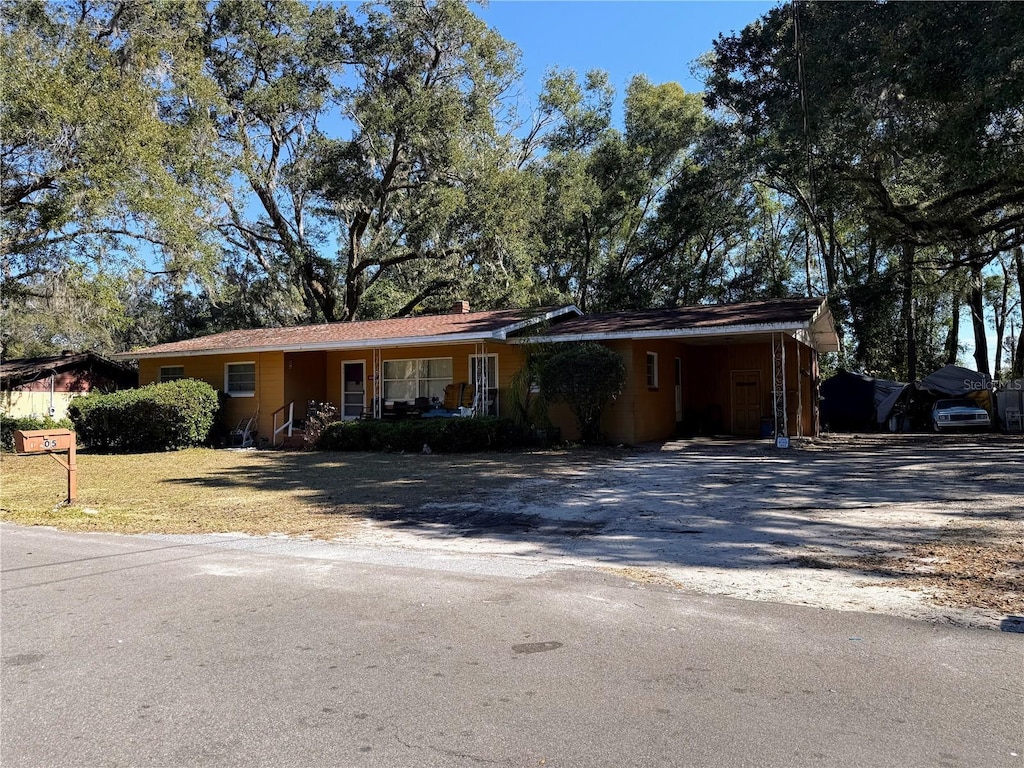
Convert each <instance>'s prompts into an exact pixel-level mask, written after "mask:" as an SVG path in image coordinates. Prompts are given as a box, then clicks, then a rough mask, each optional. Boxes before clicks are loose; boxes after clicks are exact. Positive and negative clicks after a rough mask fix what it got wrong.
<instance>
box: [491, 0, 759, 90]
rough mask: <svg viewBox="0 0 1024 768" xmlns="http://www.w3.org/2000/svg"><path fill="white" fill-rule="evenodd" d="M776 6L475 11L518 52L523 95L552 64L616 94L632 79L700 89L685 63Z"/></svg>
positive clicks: (519, 2)
mask: <svg viewBox="0 0 1024 768" xmlns="http://www.w3.org/2000/svg"><path fill="white" fill-rule="evenodd" d="M776 4H777V3H774V2H706V1H705V2H698V1H694V2H680V1H679V0H661V1H660V2H655V1H654V0H629V1H623V0H608V1H604V0H575V1H573V0H560V1H558V2H553V1H552V0H491V2H490V4H489V5H487V6H486V7H478V6H473V11H474V12H475V13H476V14H477V15H478V16H480V18H482V19H483V20H484V21H486V22H487V24H488V25H489V26H491V27H494V28H496V29H497V30H498V32H500V33H501V35H502V37H504V38H505V39H506V40H510V41H512V42H514V43H515V44H516V45H517V46H519V48H520V50H521V51H522V54H523V58H522V66H523V69H524V77H523V85H524V87H525V89H526V95H527V96H533V95H535V94H536V93H538V92H539V90H540V85H541V82H542V80H543V77H544V72H545V71H546V70H547V69H548V68H550V67H554V66H558V67H563V68H569V69H573V70H575V71H576V72H577V73H578V74H583V73H584V72H586V71H587V70H589V69H603V70H605V71H606V72H608V73H609V75H610V81H611V84H612V85H613V86H614V87H615V90H616V92H617V93H618V94H619V95H620V96H621V94H622V93H623V92H624V91H625V88H626V85H628V83H629V81H630V79H631V78H632V77H633V76H634V75H637V74H643V75H646V76H647V77H648V79H649V80H651V81H652V82H654V83H664V82H668V81H674V82H678V83H680V84H681V85H682V86H683V88H684V89H685V90H686V91H688V92H694V91H700V90H701V89H702V86H701V84H700V83H699V82H698V81H696V80H694V79H693V77H692V76H691V73H690V65H691V63H692V62H693V60H694V59H696V58H697V57H698V56H700V55H701V54H703V53H706V52H707V51H709V50H710V49H711V44H712V42H713V41H714V39H715V38H716V37H717V36H718V34H719V33H724V34H729V33H730V32H733V31H736V32H738V31H739V30H741V29H743V27H745V26H746V25H747V24H749V23H750V22H752V21H754V20H755V19H757V18H759V17H760V16H762V15H764V14H765V13H767V12H768V11H769V10H770V9H771V8H772V7H774V6H775V5H776Z"/></svg>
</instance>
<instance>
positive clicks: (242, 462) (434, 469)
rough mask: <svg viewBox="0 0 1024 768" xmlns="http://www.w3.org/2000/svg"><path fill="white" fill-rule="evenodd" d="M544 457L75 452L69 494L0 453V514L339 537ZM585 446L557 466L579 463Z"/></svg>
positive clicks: (484, 485)
mask: <svg viewBox="0 0 1024 768" xmlns="http://www.w3.org/2000/svg"><path fill="white" fill-rule="evenodd" d="M552 457H553V455H552V453H515V454H477V455H461V456H460V455H456V456H452V455H448V456H442V455H437V454H434V455H419V454H367V453H344V454H342V453H294V452H280V453H279V452H270V451H225V450H208V449H191V450H186V451H177V452H169V453H148V454H132V455H103V454H89V453H84V454H82V453H80V454H79V455H78V499H77V502H76V503H75V505H74V506H71V507H65V506H62V505H61V502H62V501H63V500H64V498H65V497H66V492H67V473H66V472H65V471H64V470H63V469H62V468H61V467H60V466H59V465H58V464H57V462H55V461H53V460H52V459H51V458H50V457H48V456H41V455H39V456H13V455H11V454H0V481H2V482H0V516H2V519H4V520H7V521H10V522H15V523H20V524H22V525H52V526H55V527H57V528H62V529H65V530H77V531H112V532H118V533H217V532H243V533H250V534H253V535H260V534H267V533H284V534H288V535H309V536H314V537H316V538H325V539H327V538H333V537H336V536H343V535H345V533H346V531H348V530H349V529H350V528H351V526H353V525H356V524H358V523H359V521H360V520H361V519H362V516H363V515H365V514H366V513H368V512H370V511H376V512H378V513H379V512H383V511H386V510H389V509H394V510H399V509H402V508H406V507H415V506H417V505H419V504H422V503H424V502H426V501H438V502H444V501H454V500H459V499H462V498H467V497H468V498H472V495H473V494H474V493H475V492H480V493H484V492H487V491H491V490H494V489H497V488H501V487H504V486H505V485H507V484H509V483H512V482H514V481H516V480H520V479H523V478H526V477H531V476H532V477H536V476H539V475H543V474H545V473H546V471H547V470H548V469H549V468H550V467H551V465H552V463H553V462H552ZM594 459H595V457H594V456H593V455H591V454H590V453H589V452H587V451H583V452H579V453H573V454H563V455H562V456H561V458H560V460H559V461H558V462H556V463H557V464H558V465H559V466H560V467H561V468H562V469H563V470H564V468H565V467H566V465H567V464H574V463H578V464H579V465H581V466H586V465H588V464H592V463H593V462H594Z"/></svg>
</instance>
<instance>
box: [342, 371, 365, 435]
mask: <svg viewBox="0 0 1024 768" xmlns="http://www.w3.org/2000/svg"><path fill="white" fill-rule="evenodd" d="M365 409H366V364H365V363H363V362H362V361H360V362H358V363H342V364H341V418H342V421H351V420H353V419H358V418H359V417H360V416H362V415H363V411H364V410H365Z"/></svg>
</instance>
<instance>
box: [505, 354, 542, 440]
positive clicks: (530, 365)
mask: <svg viewBox="0 0 1024 768" xmlns="http://www.w3.org/2000/svg"><path fill="white" fill-rule="evenodd" d="M548 354H549V350H547V349H543V348H540V349H538V348H537V347H536V346H535V345H529V346H527V347H526V358H525V360H524V362H523V365H522V366H521V367H520V368H519V369H518V370H517V371H516V372H515V373H513V374H512V379H511V381H510V382H509V387H508V395H509V398H510V400H511V408H512V420H513V421H514V422H515V424H516V427H517V428H519V429H521V430H525V431H526V432H530V431H532V430H537V429H547V428H549V427H550V426H551V420H550V419H549V418H548V402H547V397H546V396H545V394H544V391H543V390H542V389H541V388H540V366H541V363H542V361H543V360H544V358H545V356H546V355H548Z"/></svg>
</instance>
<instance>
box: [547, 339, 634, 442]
mask: <svg viewBox="0 0 1024 768" xmlns="http://www.w3.org/2000/svg"><path fill="white" fill-rule="evenodd" d="M539 370H540V387H541V391H543V392H544V394H545V396H546V397H547V399H548V400H549V401H551V402H564V403H566V404H567V405H568V406H569V409H570V410H571V411H572V412H573V415H575V416H576V421H577V424H578V425H579V429H580V436H581V437H582V439H583V442H585V443H597V442H600V441H601V414H602V413H603V412H604V409H605V407H606V406H607V405H608V404H609V403H611V402H612V401H613V400H614V399H615V398H616V397H618V396H619V394H621V392H622V387H623V385H624V384H625V383H626V364H625V363H624V362H623V361H622V358H621V357H620V356H619V355H618V354H617V353H616V352H615V351H613V350H611V349H609V348H608V347H605V346H602V345H601V344H598V343H596V342H581V343H578V344H564V345H559V346H558V347H556V348H555V350H554V351H552V352H551V353H550V354H549V355H547V356H546V357H545V358H544V360H543V362H542V363H541V364H540V369H539Z"/></svg>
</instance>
